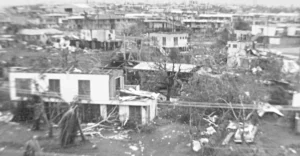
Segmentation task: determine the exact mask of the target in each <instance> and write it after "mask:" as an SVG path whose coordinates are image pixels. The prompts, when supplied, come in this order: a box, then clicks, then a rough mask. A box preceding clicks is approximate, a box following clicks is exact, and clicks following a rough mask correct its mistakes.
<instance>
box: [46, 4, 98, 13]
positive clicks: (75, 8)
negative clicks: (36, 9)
mask: <svg viewBox="0 0 300 156" xmlns="http://www.w3.org/2000/svg"><path fill="white" fill-rule="evenodd" d="M51 9H52V12H55V13H68V14H75V15H78V14H81V13H84V12H87V13H92V12H95V9H94V8H93V7H91V6H90V5H88V4H63V5H57V6H55V7H54V8H51Z"/></svg>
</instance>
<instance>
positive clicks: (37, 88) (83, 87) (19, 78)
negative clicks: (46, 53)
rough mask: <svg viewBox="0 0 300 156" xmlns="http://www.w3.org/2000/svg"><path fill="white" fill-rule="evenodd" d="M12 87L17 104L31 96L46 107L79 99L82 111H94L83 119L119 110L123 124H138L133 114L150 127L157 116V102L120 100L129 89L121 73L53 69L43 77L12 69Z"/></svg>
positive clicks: (118, 71) (31, 71)
mask: <svg viewBox="0 0 300 156" xmlns="http://www.w3.org/2000/svg"><path fill="white" fill-rule="evenodd" d="M9 85H10V98H11V100H12V101H17V102H18V101H19V102H20V101H24V100H27V99H28V96H29V95H32V94H38V95H42V96H43V97H44V99H43V100H44V101H45V102H46V103H62V102H63V103H71V102H73V101H74V99H80V101H79V103H80V106H82V108H83V110H84V109H85V108H92V114H85V115H83V116H93V118H95V117H96V118H99V117H100V116H101V117H103V118H105V117H106V116H107V114H108V112H109V111H110V110H111V109H112V107H117V109H116V110H118V115H119V119H120V120H121V121H122V122H124V121H126V120H127V119H131V118H132V116H133V117H135V120H136V115H134V114H139V116H138V117H139V118H138V120H139V121H140V122H141V123H147V122H148V121H150V120H152V119H153V118H154V117H155V115H156V105H157V102H156V101H157V100H156V99H142V100H135V101H122V100H120V99H121V98H120V99H119V98H118V97H119V92H120V90H123V89H124V87H126V86H125V85H124V77H123V72H122V71H121V70H104V69H94V70H92V71H89V72H83V71H82V70H79V69H77V68H71V69H69V70H63V69H56V68H55V69H54V68H53V69H49V70H46V71H44V72H43V73H42V71H38V70H31V69H26V68H11V71H10V73H9ZM20 104H21V103H20ZM97 115H98V116H97ZM86 120H88V119H86ZM86 120H85V121H86ZM87 122H90V121H87Z"/></svg>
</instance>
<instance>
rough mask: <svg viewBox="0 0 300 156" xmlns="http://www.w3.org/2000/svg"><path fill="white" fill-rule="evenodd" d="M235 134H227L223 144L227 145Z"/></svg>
mask: <svg viewBox="0 0 300 156" xmlns="http://www.w3.org/2000/svg"><path fill="white" fill-rule="evenodd" d="M233 135H234V132H230V133H228V134H227V135H226V137H225V139H224V140H223V142H222V145H227V144H228V143H229V141H230V140H231V138H232V136H233Z"/></svg>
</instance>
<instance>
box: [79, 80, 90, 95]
mask: <svg viewBox="0 0 300 156" xmlns="http://www.w3.org/2000/svg"><path fill="white" fill-rule="evenodd" d="M90 87H91V86H90V81H89V80H79V81H78V95H79V97H80V98H82V99H90V94H91V88H90Z"/></svg>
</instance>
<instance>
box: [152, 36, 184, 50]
mask: <svg viewBox="0 0 300 156" xmlns="http://www.w3.org/2000/svg"><path fill="white" fill-rule="evenodd" d="M149 37H150V38H151V40H152V44H153V45H156V46H158V47H162V48H164V50H168V49H171V48H178V49H179V50H181V51H186V50H187V49H188V43H189V42H188V41H189V34H188V33H182V32H158V33H150V34H149Z"/></svg>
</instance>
